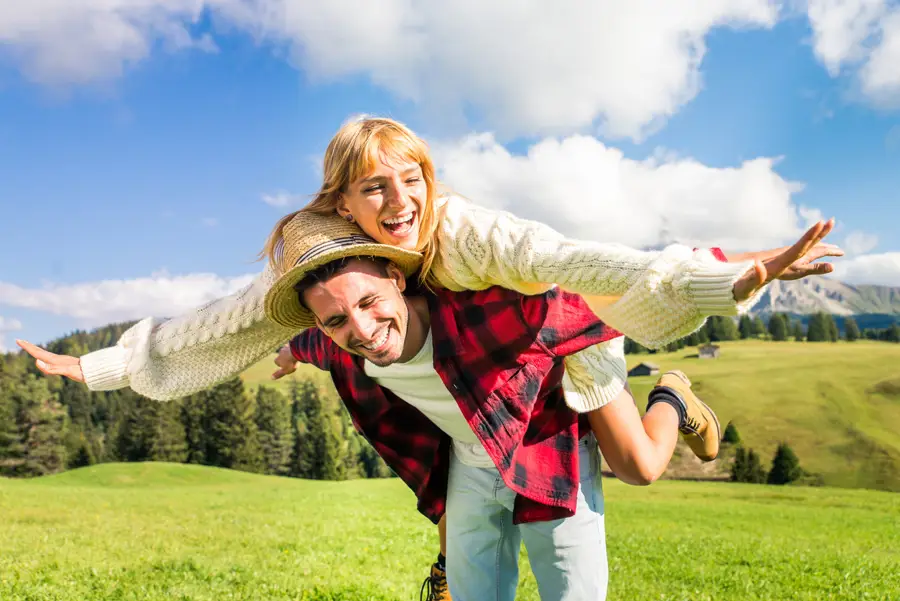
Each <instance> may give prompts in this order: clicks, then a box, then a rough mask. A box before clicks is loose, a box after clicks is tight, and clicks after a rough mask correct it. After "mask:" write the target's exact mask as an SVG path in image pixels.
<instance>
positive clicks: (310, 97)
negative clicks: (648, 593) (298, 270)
mask: <svg viewBox="0 0 900 601" xmlns="http://www.w3.org/2000/svg"><path fill="white" fill-rule="evenodd" d="M75 4H78V6H77V7H73V6H71V5H69V4H58V5H57V4H56V3H55V2H46V3H35V4H34V5H33V6H23V7H21V8H16V9H13V10H12V12H10V13H9V14H6V13H5V14H4V15H0V203H2V215H3V219H2V220H0V245H2V252H0V348H3V347H5V348H6V349H9V347H10V345H11V344H12V339H13V338H15V337H22V338H26V339H30V340H32V341H35V342H39V343H40V342H45V341H47V340H49V339H52V338H54V337H57V336H60V335H63V334H65V333H67V332H69V331H71V330H73V329H76V328H86V327H93V326H96V325H100V324H102V323H107V322H109V321H117V320H124V319H136V318H140V317H143V316H146V315H150V314H155V315H172V314H175V313H177V312H178V311H183V310H186V309H187V308H189V307H191V306H194V305H196V304H200V303H202V302H205V301H207V300H209V299H212V298H215V297H217V296H219V295H222V294H226V293H229V292H231V291H233V290H235V289H236V288H237V287H239V286H240V285H242V284H244V283H246V281H247V280H248V278H249V277H251V275H252V274H253V273H255V272H257V271H258V270H259V269H260V265H259V264H254V263H253V260H254V256H255V254H256V252H257V251H258V249H259V247H260V246H261V245H262V242H263V241H264V239H265V236H266V234H267V233H268V231H269V229H270V228H271V226H272V225H273V224H274V222H275V220H276V219H277V218H278V217H279V216H280V215H281V214H283V213H284V212H286V211H288V210H292V209H294V208H297V207H299V206H302V204H303V202H304V198H305V196H304V195H308V194H311V193H313V192H315V190H316V188H317V185H318V165H319V160H320V156H321V153H322V150H323V149H324V148H325V146H326V144H327V143H328V140H329V138H330V137H331V135H332V134H333V133H334V132H335V131H336V129H337V128H338V127H339V126H340V125H341V123H342V122H343V121H344V120H346V119H347V118H349V117H350V116H351V115H354V114H358V113H371V114H378V115H387V116H392V117H394V118H397V119H400V120H402V121H404V122H406V123H407V124H408V125H410V126H411V127H412V128H413V129H414V130H416V131H417V132H418V133H420V134H421V135H422V136H423V137H425V138H426V139H427V140H428V141H429V142H430V143H431V145H432V148H433V149H434V154H435V159H436V162H437V164H438V167H439V169H440V170H441V174H442V177H443V179H444V180H445V181H447V182H448V183H450V184H451V185H452V186H453V187H454V188H456V189H457V190H459V191H460V192H462V193H464V194H466V195H467V196H469V197H470V198H472V199H473V200H475V201H477V202H481V203H483V204H487V205H490V206H497V207H501V208H505V209H508V210H511V211H513V212H515V213H518V214H521V215H523V216H527V217H531V218H536V219H543V220H545V221H548V222H549V223H551V225H553V226H554V227H557V228H559V229H560V230H562V231H564V232H565V233H567V234H570V235H574V236H579V237H592V238H595V239H599V240H615V241H619V242H623V243H627V244H631V245H633V246H638V247H647V246H655V245H658V244H660V243H664V242H669V241H672V240H676V241H680V242H684V243H689V244H704V245H706V244H717V245H722V246H725V247H726V248H733V249H735V250H737V249H756V248H764V247H772V246H779V245H782V244H787V243H790V242H791V241H793V239H795V238H796V236H798V235H799V233H800V232H801V231H802V228H803V226H805V225H806V223H807V222H808V221H809V220H810V219H813V218H815V217H817V216H819V215H822V216H825V217H829V216H835V217H836V218H837V220H838V222H839V226H838V228H837V231H836V232H835V233H834V234H833V236H832V237H833V240H832V241H834V242H836V243H839V244H842V245H844V246H845V247H846V248H847V250H848V251H849V254H848V257H847V258H846V259H844V260H842V261H841V263H842V265H841V268H840V271H839V273H838V275H839V276H840V277H841V278H842V279H845V280H847V281H850V282H855V283H879V284H890V285H897V286H900V241H898V240H900V239H898V236H897V234H896V228H897V224H898V222H900V193H898V190H900V110H898V108H900V70H898V69H896V67H893V68H891V67H890V65H891V64H893V65H896V64H900V50H898V49H900V9H898V7H897V4H896V3H893V2H858V3H854V2H850V3H849V5H851V8H850V9H847V8H846V7H845V9H844V10H843V12H838V13H832V12H829V11H832V10H834V9H832V8H829V6H830V5H829V4H828V3H825V2H817V1H816V2H810V3H809V7H808V12H804V11H799V10H790V9H786V8H784V7H779V6H777V5H776V4H774V3H771V2H767V1H765V0H752V1H735V2H722V3H720V4H721V6H717V7H715V8H708V9H707V8H705V7H704V9H703V10H709V11H710V13H709V14H698V15H694V16H691V17H690V18H686V17H684V16H683V15H682V14H680V12H679V11H678V10H677V7H675V5H677V4H678V2H672V3H669V4H668V5H667V6H670V7H674V8H672V12H670V13H667V12H666V11H665V10H656V9H655V7H654V3H653V2H635V3H633V5H631V6H630V7H628V8H623V7H622V6H621V5H619V4H618V3H612V2H610V3H603V2H601V3H597V6H596V7H594V8H583V7H582V6H581V3H566V2H564V3H563V4H564V5H566V8H567V10H556V11H553V12H552V13H548V14H543V13H542V10H546V9H542V8H541V7H540V6H538V5H534V6H530V5H527V3H525V4H523V5H516V4H515V3H513V4H509V5H505V3H502V2H501V3H498V6H501V8H503V7H505V8H504V10H500V9H499V8H496V7H489V8H486V7H479V6H477V5H476V4H473V3H470V2H468V1H461V2H457V3H453V2H451V3H448V4H446V5H445V6H442V7H439V8H435V7H433V6H431V5H421V6H420V5H419V4H418V3H416V2H412V3H397V4H393V3H387V4H384V5H379V7H380V8H379V7H374V8H373V7H372V6H370V5H369V4H367V3H362V2H355V0H342V2H341V3H338V4H336V5H335V6H337V7H338V9H340V10H338V9H334V8H333V9H329V10H326V9H322V8H321V7H316V6H315V5H312V4H307V3H304V2H301V1H300V0H296V1H294V0H254V1H253V2H250V1H249V0H216V1H209V2H188V1H187V0H184V1H180V2H174V3H172V2H169V3H164V2H162V1H160V2H159V6H158V7H157V9H158V10H155V11H151V10H148V9H147V8H146V7H147V5H152V4H153V3H152V2H136V1H134V2H132V1H123V7H124V8H122V7H120V10H119V11H118V12H117V13H109V14H104V13H103V11H104V10H106V9H105V8H104V7H105V4H104V3H101V2H94V0H85V2H83V3H75ZM732 4H733V6H731V5H732ZM132 5H133V6H132ZM526 5H527V6H526ZM197 6H201V7H202V8H201V9H200V10H197ZM522 6H526V8H522ZM4 11H6V9H4ZM41 11H51V12H52V14H53V15H55V18H54V19H50V18H47V16H48V14H50V12H48V13H47V14H42V12H41ZM317 11H318V12H317ZM379 11H380V12H379ZM386 11H392V12H390V13H388V14H385V12H386ZM479 11H480V12H479ZM579 11H588V13H589V14H580V13H579ZM848 11H849V12H848ZM701 12H702V11H701ZM659 13H665V14H659ZM473 17H477V18H473ZM585 23H587V25H585ZM860 31H863V33H865V35H861V34H860V33H859V32H860ZM685 39H686V40H688V44H687V47H685V45H684V40H685ZM448 40H455V41H456V43H455V44H450V43H448ZM893 57H896V58H897V59H898V62H891V59H892V58H893ZM885 61H887V63H886V62H885ZM885 64H888V67H887V68H886V67H885V66H884V65H885ZM273 199H281V200H282V202H276V201H275V200H273ZM267 201H268V202H267ZM273 204H274V205H277V206H273Z"/></svg>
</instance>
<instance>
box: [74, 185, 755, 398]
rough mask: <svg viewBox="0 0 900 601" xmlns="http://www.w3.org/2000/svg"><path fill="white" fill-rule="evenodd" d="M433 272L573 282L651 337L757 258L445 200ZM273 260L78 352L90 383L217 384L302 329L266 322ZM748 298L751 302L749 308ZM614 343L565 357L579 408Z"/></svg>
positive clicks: (535, 285)
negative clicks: (623, 239) (637, 242)
mask: <svg viewBox="0 0 900 601" xmlns="http://www.w3.org/2000/svg"><path fill="white" fill-rule="evenodd" d="M442 211H443V213H444V216H443V219H442V221H441V227H440V229H439V231H438V235H439V236H440V237H441V240H440V241H441V255H440V257H439V259H440V260H439V261H436V262H435V263H436V265H435V275H436V276H437V277H438V279H439V281H440V282H441V284H442V285H444V286H446V287H447V288H449V289H452V290H465V289H470V290H481V289H484V288H487V287H489V286H494V285H497V286H503V287H505V288H509V289H513V290H517V291H519V292H522V293H525V294H537V293H541V292H544V291H546V290H548V289H549V288H550V287H551V286H553V285H554V284H558V285H560V286H561V287H563V288H565V289H567V290H570V291H572V292H576V293H578V294H581V295H583V296H584V297H585V300H586V301H587V302H588V304H589V305H590V306H591V307H592V309H593V310H594V311H595V312H596V313H597V315H598V316H599V317H600V318H601V319H603V320H604V321H605V322H606V323H608V324H609V325H611V326H612V327H614V328H616V329H617V330H619V331H620V332H622V333H624V334H626V335H628V336H630V337H631V338H633V339H634V340H636V341H638V342H640V343H641V344H643V345H645V346H649V347H659V346H663V345H665V344H667V343H668V342H671V341H673V340H677V339H678V338H681V337H682V336H685V335H687V334H689V333H690V332H692V331H694V330H696V329H697V328H698V327H700V326H701V325H702V324H703V322H704V320H705V319H706V317H708V316H709V315H735V314H737V313H738V310H739V307H737V305H736V304H735V302H734V299H733V297H732V287H733V284H734V282H735V281H736V280H737V279H738V278H739V277H740V276H741V275H742V274H743V273H745V272H746V271H747V269H749V267H750V266H751V265H752V263H750V262H746V263H740V264H728V263H722V262H718V261H716V260H715V258H714V257H713V256H712V253H710V252H709V251H696V252H695V251H693V250H692V249H691V248H688V247H685V246H679V245H673V246H670V247H668V248H666V249H665V250H663V251H660V252H642V251H636V250H633V249H630V248H628V247H625V246H622V245H620V244H603V243H596V242H584V241H577V240H571V239H567V238H565V237H563V236H562V235H561V234H559V233H558V232H556V231H554V230H553V229H552V228H550V227H548V226H546V225H544V224H541V223H537V222H534V221H527V220H523V219H518V218H516V217H514V216H512V215H510V214H508V213H505V212H501V211H493V210H490V209H485V208H482V207H478V206H477V205H473V204H471V203H470V202H468V201H467V200H465V199H462V198H460V197H456V196H453V197H448V198H446V199H445V200H444V203H443V206H442ZM274 279H275V278H274V274H273V272H272V270H271V268H269V267H267V268H266V269H265V270H264V271H263V273H262V274H261V275H260V276H259V277H257V278H256V279H255V280H254V281H253V282H252V283H251V284H250V285H249V286H247V287H246V288H244V289H243V290H241V291H239V292H237V293H235V294H233V295H231V296H228V297H225V298H222V299H219V300H216V301H214V302H212V303H209V304H208V305H206V306H204V307H201V308H199V309H196V310H193V311H190V312H188V313H186V314H184V315H181V316H179V317H177V318H174V319H169V320H155V319H152V318H148V319H145V320H143V321H141V322H139V323H138V324H136V325H135V326H134V327H132V328H131V329H129V330H128V331H127V332H126V333H125V334H123V336H122V338H121V339H120V340H119V342H118V344H117V345H116V346H115V347H112V348H109V349H103V350H101V351H97V352H94V353H90V354H88V355H85V356H83V357H82V358H81V365H82V370H83V371H84V375H85V381H86V382H87V384H88V386H89V387H90V388H91V389H93V390H110V389H115V388H122V387H124V386H131V388H132V389H134V390H135V391H136V392H138V393H140V394H142V395H144V396H147V397H150V398H153V399H157V400H170V399H176V398H180V397H182V396H186V395H188V394H192V393H194V392H197V391H198V390H202V389H205V388H209V387H210V386H213V385H215V384H217V383H219V382H221V381H224V380H226V379H228V378H230V377H233V376H235V375H237V374H239V373H240V372H242V371H243V370H244V369H246V368H247V367H249V366H250V365H252V364H253V363H255V362H257V361H259V360H260V359H262V358H263V357H265V356H267V355H269V354H271V353H273V352H274V351H275V350H276V349H277V348H278V347H280V346H281V345H282V344H284V343H285V342H286V341H287V340H289V339H290V338H291V337H292V336H293V335H294V334H296V333H297V332H294V331H291V330H288V329H286V328H283V327H281V326H279V325H277V324H274V323H272V322H270V321H268V320H267V319H266V318H265V314H264V312H263V299H264V297H265V293H266V291H267V290H268V289H269V287H270V286H271V285H272V282H273V281H274ZM750 304H752V301H751V302H748V303H745V304H744V306H745V307H746V306H749V305H750ZM617 340H619V342H615V341H610V342H608V343H604V344H601V345H598V346H596V347H593V348H591V349H587V350H585V351H583V352H581V353H579V354H578V355H576V356H573V357H569V358H567V359H566V366H567V372H568V373H567V376H566V378H565V380H564V386H565V387H566V391H567V392H569V393H570V394H567V396H566V398H567V402H568V403H569V406H570V407H572V408H573V409H574V410H576V411H579V412H583V411H589V410H592V409H596V408H598V407H601V406H603V405H605V404H606V403H608V402H609V401H610V400H612V399H613V398H615V397H616V395H618V394H619V393H620V392H621V391H622V389H623V388H624V386H625V380H626V375H627V374H626V367H625V356H624V348H623V345H622V344H621V338H620V339H617Z"/></svg>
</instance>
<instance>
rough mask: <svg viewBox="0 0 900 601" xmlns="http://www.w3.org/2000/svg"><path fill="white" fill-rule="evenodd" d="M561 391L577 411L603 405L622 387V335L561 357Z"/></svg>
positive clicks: (624, 374) (624, 372)
mask: <svg viewBox="0 0 900 601" xmlns="http://www.w3.org/2000/svg"><path fill="white" fill-rule="evenodd" d="M564 363H565V365H566V373H565V375H564V376H563V381H562V385H563V390H564V391H565V398H566V405H568V406H569V408H570V409H572V410H573V411H575V412H577V413H586V412H588V411H593V410H595V409H599V408H600V407H603V406H604V405H606V404H607V403H609V402H610V401H611V400H613V399H614V398H616V396H618V394H619V393H620V392H622V390H623V389H624V388H625V382H626V381H627V380H628V367H627V365H626V363H625V337H624V336H617V337H616V338H613V339H612V340H607V341H606V342H601V343H600V344H597V345H594V346H592V347H589V348H586V349H584V350H583V351H580V352H578V353H575V354H574V355H569V356H568V357H566V358H565V359H564Z"/></svg>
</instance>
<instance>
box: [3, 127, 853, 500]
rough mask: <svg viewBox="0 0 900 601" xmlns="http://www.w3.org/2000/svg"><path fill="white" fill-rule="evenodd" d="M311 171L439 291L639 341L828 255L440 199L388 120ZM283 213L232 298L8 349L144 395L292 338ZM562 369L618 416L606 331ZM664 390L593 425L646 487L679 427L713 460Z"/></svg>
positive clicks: (578, 400) (330, 195)
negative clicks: (590, 321)
mask: <svg viewBox="0 0 900 601" xmlns="http://www.w3.org/2000/svg"><path fill="white" fill-rule="evenodd" d="M323 173H324V177H323V183H322V186H321V188H320V190H319V192H318V193H317V194H316V196H315V197H314V199H313V200H312V201H311V202H310V203H309V205H308V206H307V207H305V208H304V209H303V210H304V211H313V212H316V213H320V214H332V213H337V214H338V215H340V216H342V217H343V218H345V219H346V220H347V221H349V222H353V223H356V224H357V225H358V226H359V227H360V228H361V229H362V230H363V231H364V232H365V233H366V234H367V235H368V236H370V237H371V238H373V239H375V240H376V241H377V242H380V243H382V244H390V245H394V246H399V247H401V248H404V249H407V250H416V251H418V252H420V253H422V255H423V264H422V268H421V270H420V276H419V277H420V279H421V281H422V282H423V283H425V284H426V285H428V286H432V287H444V288H448V289H451V290H480V289H484V288H488V287H490V286H501V287H504V288H508V289H512V290H516V291H518V292H522V293H525V294H536V293H541V292H545V291H546V290H548V289H549V288H550V287H552V286H559V287H561V288H563V289H565V290H567V291H570V292H574V293H577V294H580V295H582V296H583V298H584V299H585V300H586V301H587V303H588V304H589V305H590V306H591V308H592V310H594V312H595V313H596V314H597V316H598V317H599V318H601V319H602V320H603V321H604V322H605V323H607V324H609V325H610V326H612V327H613V328H615V329H617V330H619V331H620V332H622V333H623V334H625V335H627V336H629V337H631V338H632V339H634V340H636V341H637V342H639V343H641V344H643V345H645V346H648V347H654V348H658V347H660V346H663V345H665V344H667V343H669V342H671V341H674V340H677V339H679V338H681V337H683V336H686V335H687V334H689V333H691V332H693V331H695V330H696V329H697V328H699V327H700V326H701V325H702V324H703V323H704V321H705V320H706V318H707V317H708V316H710V315H725V316H729V315H736V314H738V313H739V312H740V311H742V310H744V309H745V308H747V307H748V306H749V305H750V304H751V303H752V301H753V299H754V297H755V295H756V294H757V293H758V292H759V290H760V289H761V288H762V287H763V286H764V285H765V284H766V283H767V282H769V281H771V280H772V279H774V278H782V279H797V278H801V277H805V276H808V275H816V274H825V273H829V272H830V271H831V265H829V264H827V263H814V262H813V261H815V260H816V259H819V258H822V257H826V256H839V255H840V254H842V253H841V251H840V250H839V249H837V248H836V247H834V246H831V245H827V244H821V243H820V242H821V240H822V239H823V238H824V237H825V236H826V235H827V234H828V233H829V232H830V231H831V229H832V227H833V222H832V221H829V222H827V223H822V222H820V223H817V224H816V225H814V226H813V227H812V228H811V229H810V230H809V231H808V232H807V233H806V234H805V235H804V236H803V237H802V238H801V239H800V240H799V241H798V243H797V244H795V245H794V246H792V247H790V248H783V249H776V250H772V251H764V252H759V253H747V254H742V255H732V256H727V259H728V261H727V262H724V261H722V260H721V259H725V258H726V256H725V255H722V254H721V253H714V252H713V251H710V250H695V249H692V248H689V247H685V246H681V245H671V246H669V247H667V248H665V249H664V250H662V251H658V252H643V251H638V250H633V249H630V248H628V247H625V246H622V245H619V244H610V243H603V242H597V241H582V240H573V239H569V238H566V237H564V236H562V235H561V234H559V233H557V232H556V231H554V230H552V229H551V228H549V227H548V226H546V225H543V224H541V223H537V222H534V221H527V220H523V219H519V218H516V217H514V216H513V215H510V214H509V213H505V212H501V211H493V210H489V209H486V208H483V207H480V206H478V205H476V204H474V203H472V202H469V201H468V200H466V199H463V198H462V197H460V196H457V195H454V194H452V193H440V192H439V183H438V182H437V180H436V177H435V169H434V165H433V163H432V160H431V157H430V155H429V151H428V147H427V145H426V144H425V142H424V141H423V140H422V139H420V138H419V137H418V136H416V135H415V134H414V133H413V132H412V131H410V130H409V129H408V128H406V127H405V126H404V125H402V124H400V123H398V122H396V121H393V120H390V119H380V118H363V119H356V120H353V121H350V122H348V123H346V124H345V125H344V126H343V127H342V128H341V129H340V130H339V131H338V132H337V134H336V135H335V136H334V138H333V139H332V141H331V143H330V144H329V146H328V149H327V150H326V153H325V158H324V169H323ZM292 216H293V214H292V215H288V216H286V217H285V218H284V219H282V221H281V222H280V223H279V224H278V226H277V227H276V228H275V231H274V232H273V235H272V237H271V238H270V242H269V243H268V244H267V246H266V248H265V251H264V252H265V254H266V255H267V256H268V258H269V265H268V266H267V267H266V269H265V270H264V271H263V273H262V274H261V275H260V276H259V277H258V278H257V279H256V280H254V282H252V283H251V284H250V285H249V286H248V287H247V288H245V289H244V290H241V291H240V292H238V293H236V294H234V295H232V296H229V297H226V298H223V299H220V300H217V301H214V302H212V303H210V304H208V305H206V306H204V307H201V308H199V309H197V310H195V311H191V312H188V313H186V314H185V315H182V316H180V317H177V318H174V319H170V320H166V321H157V320H155V319H153V318H147V319H144V320H143V321H141V322H139V323H138V324H136V325H135V326H134V327H133V328H131V329H130V330H129V331H128V332H126V333H125V334H124V335H123V336H122V338H121V339H120V340H119V342H118V344H117V345H116V346H114V347H111V348H108V349H103V350H101V351H97V352H94V353H90V354H88V355H85V356H83V357H81V358H80V359H77V358H73V357H61V356H57V355H53V354H51V353H47V352H46V351H43V350H42V349H39V348H37V347H34V346H33V345H30V344H28V343H26V342H24V341H21V342H20V346H22V348H24V349H25V350H26V351H28V352H29V353H31V354H32V355H34V356H35V358H36V359H38V367H39V368H40V369H41V370H42V371H44V372H45V373H48V374H57V375H65V376H68V377H70V378H73V379H75V380H78V381H83V382H86V383H87V384H88V386H89V387H90V388H91V389H93V390H108V389H115V388H121V387H124V386H131V388H133V389H134V390H135V391H137V392H138V393H140V394H143V395H145V396H148V397H150V398H154V399H159V400H166V399H174V398H179V397H182V396H185V395H188V394H191V393H193V392H195V391H197V390H201V389H204V388H207V387H209V386H212V385H214V384H215V383H217V382H219V381H222V380H224V379H227V378H229V377H232V376H234V375H235V374H238V373H240V372H241V371H242V370H243V369H245V368H246V367H247V366H249V365H251V364H253V363H254V362H256V361H258V360H260V359H261V358H263V357H264V356H266V355H267V354H269V353H271V352H272V350H273V349H275V348H278V347H279V346H281V345H283V344H284V343H285V341H287V340H289V339H290V338H291V337H292V336H294V335H295V334H297V332H296V331H295V330H294V329H291V328H287V327H284V326H281V325H278V324H276V323H274V322H273V321H269V320H267V319H266V318H265V313H264V310H263V301H264V297H265V294H266V292H267V290H268V289H269V287H270V286H271V285H272V282H273V281H274V280H275V278H276V277H277V275H278V274H279V273H280V272H282V271H284V270H285V269H289V268H290V267H291V266H286V265H282V264H281V255H280V250H279V247H278V245H277V240H279V239H280V231H281V228H282V226H283V224H285V223H287V222H288V221H289V220H290V219H291V217H292ZM717 259H719V260H717ZM277 363H278V366H279V369H278V371H276V373H275V374H274V375H275V376H276V377H278V376H280V375H283V374H285V373H288V372H290V371H292V369H293V365H294V362H293V358H292V357H291V355H290V352H289V351H287V350H284V349H283V351H282V352H281V353H280V354H279V358H278V360H277ZM566 370H567V375H566V377H565V379H564V388H565V390H566V395H565V396H566V402H567V404H568V405H569V406H570V407H571V408H572V409H573V410H575V411H578V412H586V413H589V418H590V412H593V411H606V412H610V411H626V410H628V409H629V408H628V407H627V403H623V402H622V401H620V400H619V399H621V398H623V391H625V390H626V377H627V373H626V365H625V359H624V350H623V345H622V338H621V337H619V338H616V339H614V340H611V341H609V342H605V343H603V344H600V345H597V346H595V347H592V348H590V349H587V350H585V351H582V352H581V353H578V354H577V355H574V356H572V357H569V358H567V359H566ZM676 380H677V381H679V382H681V384H678V383H677V382H676ZM667 385H669V386H670V387H677V388H678V389H679V393H680V394H681V395H682V396H684V397H687V402H688V403H693V405H692V406H693V407H694V408H695V409H696V411H697V412H698V413H697V415H696V416H691V419H686V418H685V415H683V414H682V415H681V416H680V419H678V418H677V417H674V416H670V417H671V419H670V418H669V417H667V418H666V419H654V415H657V416H658V412H656V413H654V415H651V413H649V412H648V414H647V415H646V416H645V418H644V422H643V423H641V422H640V421H637V422H635V423H632V424H631V425H632V427H629V428H626V429H623V430H622V431H618V432H602V431H596V430H595V432H596V434H597V437H598V439H603V440H605V441H607V442H608V444H609V448H607V447H606V446H605V445H604V449H603V450H604V454H605V456H606V459H607V462H608V463H609V464H610V466H611V467H613V469H615V467H616V464H617V463H624V462H625V459H626V458H627V459H629V460H631V459H633V458H634V456H635V454H636V455H637V457H639V458H640V461H638V462H636V463H632V464H633V465H637V466H639V467H640V469H638V470H637V471H635V472H633V473H630V474H627V475H624V477H623V479H626V480H630V481H632V482H634V483H649V482H652V481H653V480H655V479H656V478H658V477H659V475H660V474H662V472H663V471H664V470H665V467H666V466H667V464H668V461H669V459H670V458H671V455H672V451H673V450H674V446H675V443H676V441H677V436H678V430H679V428H680V429H681V430H682V431H683V432H684V433H685V435H686V441H687V442H688V443H689V445H690V446H691V448H692V449H693V450H694V452H695V453H697V454H698V456H700V457H701V458H702V459H706V460H709V459H712V458H714V457H715V454H716V452H717V451H718V438H719V433H718V424H717V422H716V420H715V416H714V414H713V413H712V412H711V411H710V410H709V409H708V408H706V407H705V405H703V404H702V403H700V402H699V400H697V399H696V398H695V397H693V395H692V393H691V392H690V387H689V383H688V382H687V380H686V378H684V379H682V378H674V379H673V378H672V377H669V380H668V382H667ZM624 396H625V397H626V398H630V397H628V396H627V395H624ZM614 400H615V401H616V402H612V401H614ZM630 409H633V404H632V406H631V408H630ZM673 414H674V412H673ZM692 420H693V421H692ZM689 422H690V427H689ZM592 423H594V420H592ZM621 476H623V475H622V474H620V477H621Z"/></svg>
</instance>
